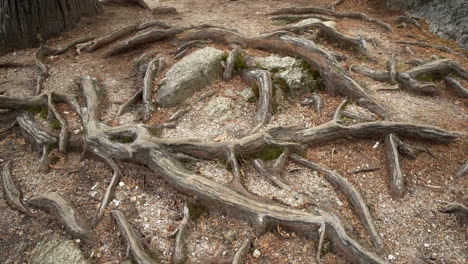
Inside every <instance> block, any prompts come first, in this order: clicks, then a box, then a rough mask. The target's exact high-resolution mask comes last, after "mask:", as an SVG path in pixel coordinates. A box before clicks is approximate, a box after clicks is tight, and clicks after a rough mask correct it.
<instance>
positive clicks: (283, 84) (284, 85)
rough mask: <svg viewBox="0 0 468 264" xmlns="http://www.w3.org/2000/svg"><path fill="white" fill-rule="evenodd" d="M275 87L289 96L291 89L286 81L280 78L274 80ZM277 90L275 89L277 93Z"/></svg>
mask: <svg viewBox="0 0 468 264" xmlns="http://www.w3.org/2000/svg"><path fill="white" fill-rule="evenodd" d="M273 85H277V86H278V87H279V88H280V89H281V90H283V92H284V93H285V94H289V91H290V88H289V85H288V83H287V82H286V80H285V79H283V78H281V77H278V78H275V79H273ZM275 90H276V89H273V91H275Z"/></svg>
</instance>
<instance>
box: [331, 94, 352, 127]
mask: <svg viewBox="0 0 468 264" xmlns="http://www.w3.org/2000/svg"><path fill="white" fill-rule="evenodd" d="M348 105H349V100H348V99H347V98H346V99H343V101H341V103H340V105H338V107H337V108H336V110H335V113H334V114H333V118H332V120H333V121H334V122H338V123H339V122H341V112H342V111H344V110H345V109H346V107H347V106H348Z"/></svg>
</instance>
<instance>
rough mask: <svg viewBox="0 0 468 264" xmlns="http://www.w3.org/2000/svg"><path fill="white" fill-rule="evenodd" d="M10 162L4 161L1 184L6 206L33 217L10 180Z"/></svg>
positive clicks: (19, 191) (18, 190)
mask: <svg viewBox="0 0 468 264" xmlns="http://www.w3.org/2000/svg"><path fill="white" fill-rule="evenodd" d="M10 170H11V161H10V160H9V161H6V162H5V164H4V165H3V173H2V182H3V195H4V196H5V200H6V201H7V204H8V205H9V206H10V207H11V208H12V209H13V210H16V211H18V212H20V213H22V214H25V215H27V216H31V217H34V216H35V215H34V214H33V213H32V212H31V210H29V209H28V208H27V207H26V206H25V205H24V204H23V201H22V194H21V190H20V188H18V186H16V184H15V183H14V181H13V179H12V178H11V171H10Z"/></svg>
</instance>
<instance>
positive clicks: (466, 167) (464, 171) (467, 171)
mask: <svg viewBox="0 0 468 264" xmlns="http://www.w3.org/2000/svg"><path fill="white" fill-rule="evenodd" d="M466 175H468V160H465V162H464V163H463V165H462V166H461V167H460V169H459V170H458V171H457V173H456V174H455V178H461V177H465V176H466Z"/></svg>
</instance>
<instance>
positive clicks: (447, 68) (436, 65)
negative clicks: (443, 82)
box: [405, 59, 468, 80]
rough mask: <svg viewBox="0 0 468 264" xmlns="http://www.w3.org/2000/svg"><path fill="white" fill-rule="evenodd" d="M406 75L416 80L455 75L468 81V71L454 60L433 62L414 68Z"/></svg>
mask: <svg viewBox="0 0 468 264" xmlns="http://www.w3.org/2000/svg"><path fill="white" fill-rule="evenodd" d="M405 73H408V74H409V75H411V76H412V77H414V78H416V77H419V76H421V75H435V76H446V75H448V74H454V75H457V76H459V77H461V78H463V79H465V80H468V71H467V70H466V69H465V68H463V66H462V65H461V64H460V63H458V62H457V61H455V60H452V59H441V60H435V61H431V62H428V63H425V64H422V65H419V66H417V67H414V68H412V69H410V70H408V71H406V72H405Z"/></svg>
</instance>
